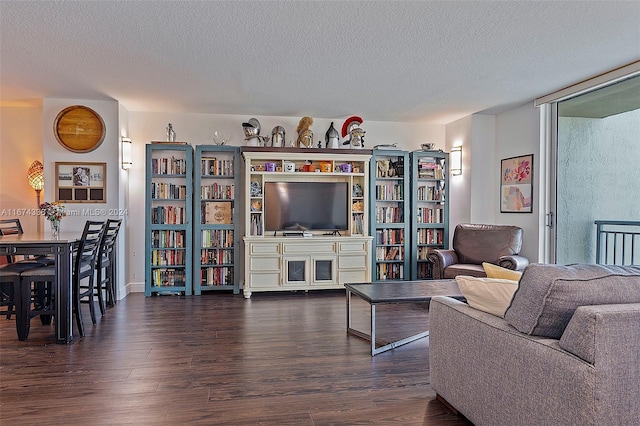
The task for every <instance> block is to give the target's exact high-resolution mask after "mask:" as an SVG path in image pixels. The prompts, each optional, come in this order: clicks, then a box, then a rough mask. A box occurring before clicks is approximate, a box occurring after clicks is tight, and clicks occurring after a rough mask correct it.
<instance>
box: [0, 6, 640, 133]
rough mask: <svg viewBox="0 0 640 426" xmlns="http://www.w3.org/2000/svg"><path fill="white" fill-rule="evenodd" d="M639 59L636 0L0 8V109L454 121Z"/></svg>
mask: <svg viewBox="0 0 640 426" xmlns="http://www.w3.org/2000/svg"><path fill="white" fill-rule="evenodd" d="M638 59H640V1H624V2H622V1H603V2H599V1H586V2H581V1H566V2H562V1H542V2H534V1H502V2H497V1H477V2H471V1H461V2H457V1H418V2H410V1H379V2H369V1H326V2H312V1H295V2H291V1H286V2H285V1H257V2H254V1H233V2H227V1H164V2H159V1H92V2H89V1H81V2H75V1H46V2H45V1H38V2H23V1H6V0H4V1H0V83H1V85H0V98H1V100H2V103H3V105H8V104H11V103H17V102H20V101H22V100H29V99H37V98H43V97H54V98H55V97H58V98H72V99H95V100H99V99H115V100H118V101H119V102H120V103H122V105H123V106H124V107H125V108H127V109H128V110H130V111H166V112H173V111H180V112H193V113H209V114H243V115H273V116H302V115H310V116H313V117H323V118H332V117H345V116H348V115H354V114H355V115H360V116H362V117H363V118H364V119H365V120H379V121H426V122H433V123H448V122H450V121H453V120H455V119H458V118H460V117H463V116H466V115H469V114H472V113H475V112H481V111H485V112H487V111H488V112H499V111H501V110H505V109H507V108H510V107H513V106H516V105H521V104H523V103H526V102H529V101H531V100H532V99H534V98H536V97H538V96H541V95H544V94H547V93H549V92H553V91H555V90H557V89H560V88H562V87H565V86H567V85H570V84H572V83H575V82H577V81H580V80H583V79H586V78H589V77H592V76H594V75H597V74H600V73H603V72H606V71H608V70H610V69H612V68H616V67H619V66H623V65H626V64H628V63H630V62H634V61H637V60H638Z"/></svg>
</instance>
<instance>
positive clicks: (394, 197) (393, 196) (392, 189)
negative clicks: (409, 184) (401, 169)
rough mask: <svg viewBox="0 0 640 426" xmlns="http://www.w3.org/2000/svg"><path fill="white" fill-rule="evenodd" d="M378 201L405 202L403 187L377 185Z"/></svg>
mask: <svg viewBox="0 0 640 426" xmlns="http://www.w3.org/2000/svg"><path fill="white" fill-rule="evenodd" d="M376 200H378V201H402V200H404V186H403V185H376Z"/></svg>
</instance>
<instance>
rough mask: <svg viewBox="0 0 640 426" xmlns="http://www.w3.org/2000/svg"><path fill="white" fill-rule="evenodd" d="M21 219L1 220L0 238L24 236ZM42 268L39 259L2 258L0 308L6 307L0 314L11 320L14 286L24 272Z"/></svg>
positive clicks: (7, 256) (0, 266)
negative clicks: (37, 267) (4, 236)
mask: <svg viewBox="0 0 640 426" xmlns="http://www.w3.org/2000/svg"><path fill="white" fill-rule="evenodd" d="M23 233H24V231H23V230H22V224H21V223H20V219H18V218H15V219H2V220H0V236H3V235H15V234H23ZM36 266H40V263H38V262H37V259H16V256H11V255H6V256H1V257H0V307H5V306H6V309H4V310H3V311H0V313H3V314H5V316H6V318H7V319H8V320H9V319H11V315H12V314H13V309H14V300H13V299H14V286H15V284H16V283H18V282H19V281H20V275H21V274H22V272H24V271H26V270H28V269H31V268H34V267H36Z"/></svg>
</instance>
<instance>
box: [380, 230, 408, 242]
mask: <svg viewBox="0 0 640 426" xmlns="http://www.w3.org/2000/svg"><path fill="white" fill-rule="evenodd" d="M376 244H377V245H379V244H404V229H378V230H376Z"/></svg>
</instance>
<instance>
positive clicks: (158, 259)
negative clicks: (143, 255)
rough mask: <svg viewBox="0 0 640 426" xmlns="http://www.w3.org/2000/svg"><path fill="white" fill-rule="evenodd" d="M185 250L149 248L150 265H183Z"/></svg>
mask: <svg viewBox="0 0 640 426" xmlns="http://www.w3.org/2000/svg"><path fill="white" fill-rule="evenodd" d="M185 260H186V252H185V250H181V249H177V250H151V265H153V266H169V265H171V266H178V265H180V266H184V264H185Z"/></svg>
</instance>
